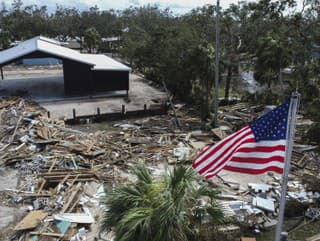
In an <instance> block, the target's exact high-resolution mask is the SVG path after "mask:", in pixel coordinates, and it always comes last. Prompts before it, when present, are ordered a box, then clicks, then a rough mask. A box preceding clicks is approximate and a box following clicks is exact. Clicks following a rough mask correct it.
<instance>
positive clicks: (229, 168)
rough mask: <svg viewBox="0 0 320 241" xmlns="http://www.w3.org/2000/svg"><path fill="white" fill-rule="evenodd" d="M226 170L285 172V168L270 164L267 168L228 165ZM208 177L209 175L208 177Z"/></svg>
mask: <svg viewBox="0 0 320 241" xmlns="http://www.w3.org/2000/svg"><path fill="white" fill-rule="evenodd" d="M224 170H228V171H232V172H241V173H247V174H254V175H257V174H262V173H265V172H277V173H280V174H282V173H283V168H280V167H276V166H269V167H266V168H262V169H252V168H239V167H233V166H228V165H226V166H225V167H224ZM206 178H207V177H206Z"/></svg>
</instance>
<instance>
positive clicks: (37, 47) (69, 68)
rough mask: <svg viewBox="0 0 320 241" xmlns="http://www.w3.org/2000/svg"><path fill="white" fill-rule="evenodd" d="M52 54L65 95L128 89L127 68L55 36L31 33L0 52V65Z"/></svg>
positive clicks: (48, 56)
mask: <svg viewBox="0 0 320 241" xmlns="http://www.w3.org/2000/svg"><path fill="white" fill-rule="evenodd" d="M30 58H56V59H59V60H60V61H62V64H63V74H64V90H65V94H66V95H82V94H92V93H97V92H105V91H114V90H124V91H126V92H127V93H128V90H129V72H130V68H129V67H128V66H126V65H124V64H122V63H120V62H118V61H116V60H114V59H112V58H110V57H107V56H105V55H101V54H100V55H99V54H82V53H79V52H77V51H75V50H72V49H69V48H66V47H63V46H61V45H60V43H58V42H57V41H55V40H52V39H49V38H45V37H42V36H40V37H35V38H32V39H29V40H26V41H24V42H21V43H19V44H18V45H16V46H14V47H12V48H9V49H6V50H3V51H1V52H0V68H1V70H2V67H3V66H5V65H7V64H10V63H12V62H15V61H17V60H21V59H30Z"/></svg>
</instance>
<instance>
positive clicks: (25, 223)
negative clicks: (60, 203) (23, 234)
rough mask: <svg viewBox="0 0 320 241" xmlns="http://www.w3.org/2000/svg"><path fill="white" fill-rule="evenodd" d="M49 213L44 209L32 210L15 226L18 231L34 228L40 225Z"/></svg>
mask: <svg viewBox="0 0 320 241" xmlns="http://www.w3.org/2000/svg"><path fill="white" fill-rule="evenodd" d="M47 215H48V213H46V212H44V211H41V210H40V211H31V212H30V213H28V214H27V216H25V217H24V218H23V219H22V220H21V221H20V223H19V224H18V225H17V226H16V227H15V228H14V230H16V231H20V230H26V229H33V228H36V227H37V226H38V224H39V223H40V222H41V221H42V220H43V219H44V218H45V217H47Z"/></svg>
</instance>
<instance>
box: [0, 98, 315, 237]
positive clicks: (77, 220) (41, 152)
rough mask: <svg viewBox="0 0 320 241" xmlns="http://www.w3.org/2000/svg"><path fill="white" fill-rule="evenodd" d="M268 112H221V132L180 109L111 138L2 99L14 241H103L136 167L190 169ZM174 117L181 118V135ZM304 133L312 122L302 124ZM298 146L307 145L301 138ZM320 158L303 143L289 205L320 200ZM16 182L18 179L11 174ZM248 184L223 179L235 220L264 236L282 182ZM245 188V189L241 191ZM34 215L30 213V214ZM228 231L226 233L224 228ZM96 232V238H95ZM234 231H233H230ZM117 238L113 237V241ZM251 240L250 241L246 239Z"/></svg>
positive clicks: (112, 132) (1, 133) (0, 122)
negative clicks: (111, 195) (104, 223)
mask: <svg viewBox="0 0 320 241" xmlns="http://www.w3.org/2000/svg"><path fill="white" fill-rule="evenodd" d="M263 110H264V107H263V106H253V107H252V106H250V105H249V104H247V103H240V104H236V105H233V106H231V107H230V106H228V107H221V108H220V111H219V114H218V118H219V120H220V122H221V123H222V126H220V127H219V128H215V129H212V130H210V131H208V132H203V131H201V130H199V129H198V128H199V126H200V119H199V118H198V117H197V115H195V114H194V113H193V112H192V110H185V111H183V106H180V107H179V108H178V109H177V110H176V111H175V115H173V113H170V111H169V115H168V116H161V117H148V118H144V119H138V120H131V121H130V122H128V121H127V122H126V121H122V122H119V123H115V124H112V125H110V126H109V128H108V131H101V130H97V131H95V132H90V133H88V132H87V131H86V130H83V129H73V128H70V127H67V126H65V124H64V122H63V121H61V120H52V119H50V118H48V117H47V116H46V114H45V111H44V110H43V109H41V108H40V107H39V106H38V105H37V104H35V103H31V102H28V101H26V100H23V99H19V98H9V99H0V127H1V128H0V167H1V168H2V169H0V180H1V179H2V176H4V177H6V175H1V172H2V170H6V168H8V169H15V170H16V172H15V173H14V175H16V177H17V183H15V182H13V183H14V185H8V186H7V187H5V188H0V192H1V196H2V197H1V201H2V204H3V205H6V206H14V207H15V208H19V207H20V208H22V207H24V218H23V219H22V220H20V221H19V222H17V223H15V225H14V226H15V231H14V232H11V234H10V236H9V237H8V238H7V239H8V240H19V241H20V240H24V241H29V240H31V238H33V239H36V238H39V237H46V238H50V240H61V239H63V240H75V241H77V240H84V239H86V238H87V240H94V239H95V238H96V239H97V240H99V238H100V237H102V236H106V235H107V236H110V235H111V234H110V233H111V232H110V233H108V234H100V233H99V232H98V231H96V230H97V227H98V226H99V220H100V218H101V206H100V205H101V204H100V200H101V198H103V197H104V196H106V195H107V193H108V190H110V189H111V188H112V186H113V185H114V184H115V183H122V182H125V181H127V180H130V178H131V176H130V173H128V167H130V166H132V165H134V164H137V163H143V164H146V165H147V166H148V167H149V168H150V169H151V170H152V171H153V173H154V175H159V174H161V173H162V172H163V171H164V165H167V164H169V165H171V164H176V163H180V164H185V165H190V164H191V162H192V160H194V158H195V157H196V155H197V154H198V153H199V151H200V150H201V149H203V148H204V147H205V146H208V145H209V144H212V143H213V142H217V141H219V140H221V139H223V138H224V137H226V136H227V135H229V134H231V133H232V132H233V131H235V130H237V128H239V127H241V126H242V125H244V124H245V123H247V122H249V121H251V120H253V119H255V118H257V117H258V116H259V115H260V114H261V113H262V112H263ZM172 118H178V119H179V123H180V127H181V128H180V129H178V130H177V129H175V125H174V124H173V122H172ZM299 121H300V122H301V123H300V124H298V127H299V131H298V133H300V132H301V131H302V130H301V129H303V126H304V123H308V122H307V121H305V120H303V119H301V118H300V119H298V123H299ZM297 140H300V139H299V138H297ZM319 166H320V159H319V154H317V153H316V152H315V146H308V145H303V143H301V142H300V143H296V145H295V147H294V153H293V160H292V170H291V176H290V182H289V183H288V189H289V190H288V193H287V198H288V199H294V200H297V201H298V202H301V203H308V204H311V203H315V202H316V201H319V198H320V190H319V186H318V183H319V179H320V176H319V173H318V171H317V169H318V167H319ZM11 175H13V174H11ZM268 180H269V181H268V182H266V183H263V182H248V183H247V186H245V188H244V189H243V188H242V187H241V186H243V185H244V183H241V182H236V181H230V180H229V179H228V178H226V177H225V176H223V177H222V176H219V177H217V179H215V181H214V182H215V184H219V186H220V188H221V191H222V194H221V196H220V198H221V199H222V200H221V203H222V204H223V206H224V208H225V209H224V210H225V213H226V214H227V216H229V217H232V218H233V219H234V220H235V221H236V222H239V223H241V224H242V226H247V227H250V228H252V229H254V230H256V231H257V232H259V231H260V229H261V230H263V229H266V228H270V227H272V226H274V225H275V224H276V219H277V215H278V206H279V203H278V202H279V198H280V190H281V179H280V178H279V176H277V175H271V174H270V175H269V176H268ZM240 185H241V186H240ZM26 210H28V211H26ZM222 229H223V228H222ZM93 230H95V231H93ZM223 230H224V231H226V230H225V229H223ZM111 236H112V235H111ZM244 239H245V238H244Z"/></svg>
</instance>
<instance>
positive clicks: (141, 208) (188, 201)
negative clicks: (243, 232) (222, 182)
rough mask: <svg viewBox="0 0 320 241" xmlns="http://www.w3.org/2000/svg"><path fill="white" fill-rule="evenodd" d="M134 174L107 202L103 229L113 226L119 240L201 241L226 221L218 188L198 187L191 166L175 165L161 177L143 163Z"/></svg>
mask: <svg viewBox="0 0 320 241" xmlns="http://www.w3.org/2000/svg"><path fill="white" fill-rule="evenodd" d="M132 173H133V174H134V175H135V176H136V178H137V180H136V181H135V182H133V183H130V184H123V185H119V186H116V187H115V188H114V190H113V191H112V192H110V193H108V196H107V198H106V201H105V205H106V210H107V211H106V213H105V218H104V222H103V225H102V229H104V230H108V229H110V228H112V229H113V230H114V232H115V240H116V241H144V240H155V241H172V240H180V241H187V240H199V241H200V240H208V238H210V237H213V236H214V234H215V228H216V227H217V224H219V223H220V224H221V223H222V221H223V213H222V209H221V208H220V206H219V205H218V204H217V203H216V200H215V199H216V197H217V196H218V191H217V190H214V189H212V187H208V186H207V185H206V184H202V185H201V187H200V188H198V187H197V185H198V184H197V183H196V182H195V181H196V179H195V172H194V171H193V170H192V169H191V168H185V167H181V166H180V167H175V168H174V170H173V171H172V172H169V173H168V174H164V175H163V176H162V177H161V178H160V179H159V180H156V179H153V178H152V176H151V173H150V171H149V170H148V169H147V168H146V167H144V166H136V167H134V168H133V169H132ZM200 198H201V199H202V200H205V202H206V204H203V203H202V202H203V201H202V202H201V201H200ZM208 224H210V227H209V229H207V227H208ZM211 240H212V239H211Z"/></svg>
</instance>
